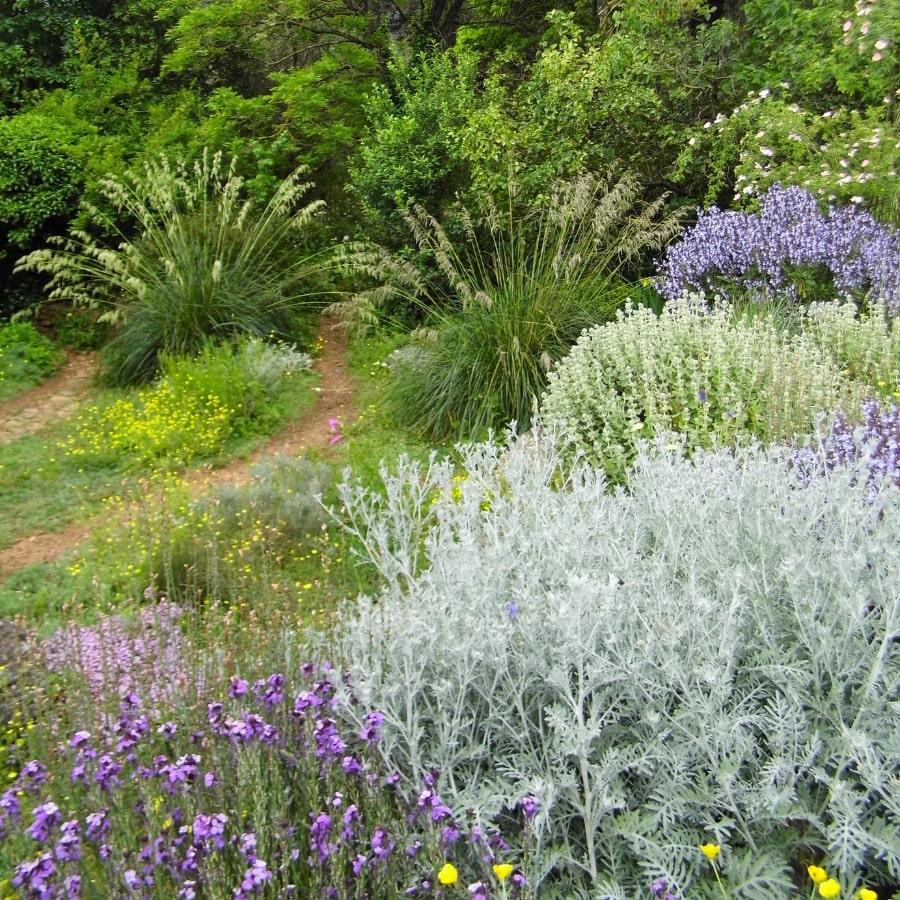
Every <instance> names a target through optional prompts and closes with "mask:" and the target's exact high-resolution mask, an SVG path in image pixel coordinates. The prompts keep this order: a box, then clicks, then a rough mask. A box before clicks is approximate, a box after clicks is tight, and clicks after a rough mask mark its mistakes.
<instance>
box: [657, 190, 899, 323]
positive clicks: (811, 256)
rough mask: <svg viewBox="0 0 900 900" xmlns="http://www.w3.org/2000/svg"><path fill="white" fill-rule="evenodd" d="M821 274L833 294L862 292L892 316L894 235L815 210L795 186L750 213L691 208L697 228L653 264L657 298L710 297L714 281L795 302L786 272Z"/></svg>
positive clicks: (855, 216)
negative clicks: (827, 279)
mask: <svg viewBox="0 0 900 900" xmlns="http://www.w3.org/2000/svg"><path fill="white" fill-rule="evenodd" d="M803 268H809V269H814V270H821V269H825V270H827V271H828V272H829V273H830V275H831V278H832V281H833V284H834V289H835V291H836V292H837V293H838V294H840V295H846V294H847V293H852V292H865V291H868V292H870V293H871V294H872V295H873V296H875V297H876V298H877V299H882V300H884V302H885V304H886V305H887V307H888V308H889V309H890V310H891V311H892V312H894V313H896V312H898V311H900V232H897V231H892V230H891V229H889V228H888V227H886V226H884V225H882V224H881V223H879V222H878V221H877V220H876V219H875V218H874V217H873V216H872V215H871V214H870V213H867V212H865V211H864V210H862V209H859V208H858V207H856V206H851V207H845V208H838V209H835V208H831V209H829V210H828V211H827V213H824V214H823V213H822V212H821V211H820V209H819V206H818V202H817V200H816V198H815V197H814V196H813V195H812V194H811V193H809V192H808V191H805V190H804V189H803V188H800V187H796V186H792V187H782V186H781V185H779V184H776V185H773V186H772V188H770V190H769V192H768V193H767V194H766V195H765V196H764V197H763V198H762V200H761V208H760V212H759V213H758V214H754V213H744V212H735V211H722V210H720V209H718V208H716V207H712V208H711V209H709V210H706V211H704V210H699V211H698V217H697V224H696V225H695V226H694V227H693V228H691V229H689V230H688V231H686V232H685V234H684V237H683V238H682V240H681V241H679V242H678V243H676V244H673V245H672V246H671V247H670V248H669V250H668V251H667V253H666V256H665V258H664V260H663V261H662V263H661V264H660V266H659V269H660V272H661V275H662V278H661V284H660V293H661V294H662V295H663V296H664V297H666V298H667V299H670V300H671V299H675V298H676V297H679V296H681V295H682V294H683V293H684V292H685V291H692V290H697V291H701V292H705V293H715V291H716V289H717V287H718V286H719V285H720V284H721V283H722V281H724V282H726V283H733V284H736V285H737V286H738V287H739V288H742V289H744V290H747V291H749V292H750V293H751V294H757V295H763V296H771V295H773V294H780V295H783V296H786V297H788V298H789V299H796V298H797V296H799V291H798V286H797V284H796V283H794V282H793V281H792V280H791V273H792V272H795V271H797V270H799V269H803Z"/></svg>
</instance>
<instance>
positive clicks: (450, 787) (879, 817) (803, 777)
mask: <svg viewBox="0 0 900 900" xmlns="http://www.w3.org/2000/svg"><path fill="white" fill-rule="evenodd" d="M676 440H677V439H675V438H671V437H666V438H663V439H660V440H659V442H658V443H657V444H656V445H654V446H653V447H648V446H647V445H642V446H641V448H640V449H639V451H638V455H637V461H636V464H635V467H634V470H633V471H632V472H631V474H630V476H629V480H628V482H627V486H626V487H624V488H619V489H617V490H615V491H609V490H608V489H607V486H606V485H605V483H604V480H603V477H602V475H600V474H599V473H598V472H597V471H596V470H593V469H592V468H590V467H588V466H583V465H580V464H579V465H576V466H575V467H574V468H573V469H565V468H564V467H563V462H562V459H561V457H560V455H559V453H558V452H557V451H556V450H555V449H554V444H553V442H552V441H550V440H549V439H544V438H542V437H540V435H539V436H538V437H537V438H531V439H528V440H525V439H520V440H518V441H514V442H512V443H511V444H510V446H508V447H507V448H498V447H496V446H490V445H476V446H464V447H461V448H459V452H460V454H461V456H462V465H463V469H464V472H465V475H464V476H462V477H460V476H459V475H458V474H457V473H458V471H459V470H458V469H456V468H454V466H453V465H452V464H451V463H450V462H447V461H437V460H432V461H431V463H430V464H429V465H427V466H419V465H417V464H416V463H413V462H409V461H408V460H402V461H401V462H400V464H399V467H398V468H397V470H396V472H395V473H394V474H389V473H388V472H387V471H385V472H384V473H383V479H384V491H383V493H375V492H372V491H370V490H367V489H365V488H363V487H361V486H360V485H359V484H355V483H353V482H351V481H345V482H344V484H343V486H342V487H341V499H342V503H343V505H344V509H345V516H346V520H347V521H348V522H349V527H350V529H351V530H352V531H354V532H355V533H356V535H357V537H358V538H359V540H360V542H361V545H362V547H363V548H364V550H363V552H364V555H365V559H366V561H368V562H369V563H371V564H372V565H374V566H376V567H377V568H378V571H379V572H380V574H381V576H382V578H383V589H382V590H381V593H380V594H379V595H378V596H375V597H362V598H360V599H359V600H358V602H356V603H353V604H350V605H348V607H347V608H346V609H345V610H344V613H343V619H342V623H341V626H340V629H339V633H338V640H339V650H340V652H341V655H342V659H343V662H344V664H345V665H346V666H347V668H348V670H349V671H350V673H351V680H352V683H353V684H354V687H355V689H356V692H357V694H358V696H359V697H360V700H361V701H362V703H361V705H360V707H359V709H361V710H366V709H371V708H378V709H380V710H383V711H384V713H385V717H386V724H385V726H384V729H383V737H382V742H381V744H380V747H381V750H382V752H383V753H384V755H385V756H386V757H387V759H388V761H389V764H390V765H392V766H395V767H397V768H398V769H399V770H400V771H401V772H403V773H404V774H405V775H407V776H408V777H410V778H412V779H419V778H421V776H422V775H423V774H424V773H425V772H427V771H428V770H430V769H431V768H432V767H437V768H439V769H440V771H441V776H440V783H439V788H440V791H441V796H442V797H443V799H444V800H445V802H448V803H451V804H452V805H453V806H454V807H455V808H456V810H457V811H459V812H463V811H465V810H472V811H473V813H474V815H475V816H476V817H477V818H478V819H479V820H481V821H487V820H495V821H499V822H501V823H502V822H504V821H506V822H510V821H511V820H510V819H509V816H510V815H512V814H513V813H512V812H511V811H513V810H514V808H515V805H516V803H517V801H518V800H519V799H520V798H521V797H523V796H524V795H528V794H534V795H535V796H536V797H538V798H539V800H540V804H541V808H540V812H539V813H538V815H537V817H536V819H535V820H534V835H533V844H532V848H531V851H530V852H529V855H528V857H527V859H526V861H525V862H526V865H527V868H528V869H529V873H528V874H529V875H530V879H531V882H532V884H533V885H535V884H537V885H540V890H539V891H538V896H540V897H552V896H565V897H567V898H571V897H574V896H591V897H596V898H600V897H604V898H623V900H624V898H633V897H638V896H647V895H648V894H647V892H648V890H649V885H650V884H651V882H653V881H654V880H655V879H657V878H660V877H662V878H664V879H665V880H666V881H667V882H668V883H669V885H670V886H672V887H674V888H676V889H677V893H678V895H679V896H687V897H690V898H692V900H693V898H698V897H707V896H713V894H714V893H716V892H717V891H718V887H717V885H716V883H715V881H714V880H713V878H712V875H711V871H710V867H709V865H708V863H707V862H706V860H704V859H703V857H702V855H701V854H700V852H699V850H698V845H699V844H701V843H704V842H706V841H712V842H715V843H719V844H721V845H722V848H723V849H722V855H721V856H720V858H719V863H720V864H721V868H722V870H723V877H724V878H725V879H726V884H727V888H728V892H729V895H730V896H732V897H735V898H740V897H746V898H749V897H753V898H757V900H759V898H773V900H775V898H778V900H784V898H785V897H786V896H788V895H789V892H790V891H791V890H792V872H793V871H795V870H792V865H797V864H802V863H807V862H813V861H819V860H822V861H825V862H826V863H827V865H828V869H829V872H830V873H834V874H835V875H836V876H837V877H839V878H840V879H841V881H842V883H843V886H844V889H845V891H847V892H848V893H849V892H850V891H853V890H855V889H856V888H857V887H858V886H859V885H860V884H861V883H863V880H865V883H867V884H870V885H871V884H873V883H874V884H877V883H879V882H880V883H891V882H893V883H896V882H898V881H900V827H898V826H900V791H898V790H897V787H898V782H897V778H898V772H900V715H898V712H900V593H898V585H900V539H898V538H900V532H898V525H900V491H896V490H895V489H894V488H892V487H891V488H890V489H885V490H884V491H883V492H881V493H880V494H879V495H877V496H876V497H875V499H874V502H873V500H872V497H871V496H870V494H869V491H868V489H867V487H866V484H865V479H858V480H857V481H856V483H855V484H854V483H852V478H851V476H850V474H849V473H848V472H847V471H845V470H843V469H837V470H835V471H834V472H832V473H829V474H827V475H824V476H822V477H820V478H817V479H814V480H813V481H812V482H811V483H810V484H809V485H808V486H806V487H803V486H800V485H799V484H798V483H797V482H795V481H792V475H791V474H790V471H789V469H788V467H787V465H786V464H785V461H784V460H780V459H778V458H776V457H775V456H774V455H773V454H771V453H768V452H765V451H762V450H760V449H758V448H749V449H739V450H736V451H734V452H733V453H725V452H713V451H699V452H697V453H695V454H694V455H693V456H692V458H691V459H689V460H688V459H685V458H684V456H683V446H682V447H681V448H680V449H675V450H672V449H671V447H672V443H671V442H672V441H676ZM666 441H668V442H669V443H668V444H666V443H665V442H666ZM667 448H669V449H667ZM564 473H567V474H564ZM351 713H352V709H351ZM360 714H361V713H360ZM801 871H802V870H801ZM804 877H805V875H804ZM805 887H806V886H804V889H805Z"/></svg>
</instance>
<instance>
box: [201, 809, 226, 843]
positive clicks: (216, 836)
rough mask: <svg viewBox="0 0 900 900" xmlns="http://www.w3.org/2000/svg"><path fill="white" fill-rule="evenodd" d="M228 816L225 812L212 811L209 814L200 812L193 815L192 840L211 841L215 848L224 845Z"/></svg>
mask: <svg viewBox="0 0 900 900" xmlns="http://www.w3.org/2000/svg"><path fill="white" fill-rule="evenodd" d="M227 825H228V816H226V815H225V813H214V814H213V815H211V816H208V815H205V814H204V813H200V814H198V815H197V816H195V817H194V826H193V832H194V842H195V844H196V843H197V842H198V841H199V842H204V843H205V842H207V841H209V842H211V843H212V844H213V846H214V847H215V848H216V849H217V850H221V849H223V848H224V846H225V828H226V827H227Z"/></svg>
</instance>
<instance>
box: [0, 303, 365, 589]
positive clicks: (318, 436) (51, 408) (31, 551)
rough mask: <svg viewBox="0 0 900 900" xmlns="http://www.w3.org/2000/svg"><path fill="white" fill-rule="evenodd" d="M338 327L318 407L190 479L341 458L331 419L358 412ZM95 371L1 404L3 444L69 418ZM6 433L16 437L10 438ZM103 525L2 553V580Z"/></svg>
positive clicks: (321, 360)
mask: <svg viewBox="0 0 900 900" xmlns="http://www.w3.org/2000/svg"><path fill="white" fill-rule="evenodd" d="M336 326H337V321H336V320H335V319H323V320H322V323H321V325H320V328H319V338H320V344H321V345H322V351H321V353H320V354H319V356H318V357H317V358H316V360H315V363H314V365H313V368H314V369H315V371H317V372H318V373H319V375H320V378H321V380H320V382H319V387H318V396H317V399H316V402H315V405H314V406H313V407H312V408H311V409H310V410H308V411H307V412H306V413H305V415H304V416H303V418H302V419H301V420H299V421H297V422H291V423H289V424H288V426H287V427H286V428H284V429H283V430H282V431H281V432H279V433H278V434H276V435H275V436H274V437H272V438H271V439H270V440H269V441H267V442H266V444H265V445H264V446H263V447H261V448H260V449H259V450H257V451H256V452H255V453H253V454H252V456H251V458H250V459H249V460H234V461H232V462H230V463H229V464H228V465H226V466H222V467H220V468H217V469H210V468H206V469H201V470H197V471H196V472H194V473H191V474H189V476H188V477H189V478H191V480H193V481H195V483H196V484H198V485H202V486H203V488H204V489H206V488H208V487H214V486H215V485H217V484H224V483H227V482H230V483H233V484H237V483H240V482H242V481H245V480H246V479H247V478H248V477H249V469H250V467H251V466H252V465H254V464H256V463H258V462H260V461H261V460H263V459H265V458H268V457H272V456H277V455H285V456H299V455H300V454H301V453H303V452H304V451H306V450H315V451H318V452H320V453H322V454H323V455H324V456H326V457H328V456H336V455H337V454H338V453H339V450H338V449H337V447H336V446H335V445H333V444H332V443H331V440H332V438H333V437H334V433H333V432H332V431H331V427H330V424H329V423H330V421H331V420H332V419H337V420H339V421H341V422H343V423H349V422H352V421H353V420H354V419H355V418H356V412H355V410H354V409H353V382H352V379H351V378H350V374H349V372H348V371H347V361H346V353H347V335H346V332H345V331H344V330H343V329H340V328H337V327H336ZM93 371H94V360H93V358H92V357H89V356H85V355H82V356H81V357H76V358H74V359H72V360H70V362H69V363H68V364H67V366H66V367H65V368H64V369H63V371H62V372H61V373H60V374H59V375H57V376H54V377H53V378H51V379H48V380H47V381H45V382H43V384H40V385H38V386H37V387H36V388H33V389H32V390H29V391H27V392H26V393H25V394H21V395H20V396H19V397H16V398H14V399H13V400H11V401H8V402H7V403H4V404H0V422H2V423H3V425H2V432H0V435H2V436H0V444H2V443H4V442H6V441H9V440H15V438H16V437H21V436H22V435H24V434H33V433H34V432H36V431H38V430H39V429H40V428H42V427H44V426H45V425H47V424H49V423H50V422H53V421H56V420H57V419H59V418H63V417H64V416H65V415H71V413H72V412H73V411H74V409H75V408H76V407H77V405H78V400H79V398H80V397H81V396H82V395H83V394H84V393H85V391H86V390H87V388H88V386H89V384H90V378H91V375H92V374H93ZM8 434H15V437H7V435H8ZM100 524H101V522H100V520H97V521H96V522H86V523H83V524H80V525H71V526H69V527H68V528H66V529H65V530H63V531H57V532H38V533H36V534H32V535H29V536H28V537H27V538H23V539H22V540H20V541H17V542H16V543H14V544H12V545H11V546H9V547H7V548H6V549H4V550H0V578H5V577H8V576H9V575H11V574H12V573H13V572H16V571H18V570H19V569H23V568H25V567H26V566H30V565H34V564H35V563H43V562H50V561H51V560H53V559H56V557H57V556H59V555H60V554H62V553H65V552H67V551H69V550H73V549H74V548H75V547H77V546H78V545H79V544H80V543H82V542H83V541H86V540H87V539H88V538H89V537H90V536H91V533H92V532H93V530H94V528H95V527H98V526H99V525H100Z"/></svg>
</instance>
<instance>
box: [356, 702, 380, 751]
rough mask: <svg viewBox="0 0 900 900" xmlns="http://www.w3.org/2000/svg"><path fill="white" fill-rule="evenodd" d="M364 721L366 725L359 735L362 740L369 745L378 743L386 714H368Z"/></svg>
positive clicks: (374, 712) (375, 712)
mask: <svg viewBox="0 0 900 900" xmlns="http://www.w3.org/2000/svg"><path fill="white" fill-rule="evenodd" d="M364 721H365V725H364V726H363V729H362V731H361V732H360V733H359V736H360V739H361V740H363V741H365V743H367V744H375V743H377V742H378V739H379V737H380V735H379V729H380V728H381V726H382V725H384V713H380V712H378V711H377V710H374V711H372V712H369V713H366V716H365V719H364Z"/></svg>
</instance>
